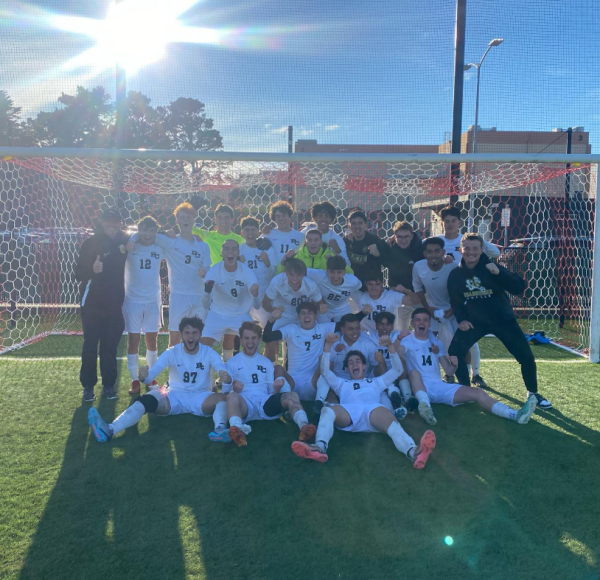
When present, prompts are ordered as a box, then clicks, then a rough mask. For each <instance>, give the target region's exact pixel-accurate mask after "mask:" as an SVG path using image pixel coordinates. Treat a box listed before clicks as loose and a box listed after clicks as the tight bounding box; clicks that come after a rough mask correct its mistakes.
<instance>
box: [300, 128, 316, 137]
mask: <svg viewBox="0 0 600 580" xmlns="http://www.w3.org/2000/svg"><path fill="white" fill-rule="evenodd" d="M313 132H314V131H312V130H311V129H300V136H301V137H306V136H307V135H312V134H313Z"/></svg>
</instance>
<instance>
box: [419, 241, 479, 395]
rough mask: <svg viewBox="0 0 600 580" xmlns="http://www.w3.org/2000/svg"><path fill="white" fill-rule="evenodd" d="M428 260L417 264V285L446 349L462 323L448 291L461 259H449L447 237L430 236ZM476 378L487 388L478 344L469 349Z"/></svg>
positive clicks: (425, 247)
mask: <svg viewBox="0 0 600 580" xmlns="http://www.w3.org/2000/svg"><path fill="white" fill-rule="evenodd" d="M423 250H424V255H425V260H420V261H419V262H417V263H416V264H415V265H414V267H413V274H412V275H413V288H414V290H415V292H416V293H417V296H419V297H420V299H421V303H422V304H423V305H424V306H425V308H427V309H428V310H429V312H430V314H431V315H432V319H431V327H432V329H433V330H434V331H437V332H438V338H439V339H440V340H441V341H442V344H443V345H444V347H445V349H446V351H448V348H450V343H451V342H452V338H453V337H454V334H455V333H456V331H457V330H458V322H457V321H456V317H455V316H454V311H453V310H452V307H451V306H450V293H449V292H448V278H449V276H450V272H452V270H454V268H456V267H458V262H455V261H452V262H445V260H444V258H445V256H446V251H445V250H444V240H442V239H441V238H429V239H427V240H425V241H424V242H423ZM469 354H470V361H471V364H470V366H471V371H472V378H471V384H472V385H473V386H474V387H480V388H482V389H485V388H486V387H487V384H486V382H485V381H484V380H483V378H482V377H481V375H480V374H479V365H480V361H481V354H480V352H479V346H478V345H477V343H475V344H474V345H473V346H472V347H471V350H470V351H469ZM446 381H448V382H450V383H451V382H454V377H449V376H446Z"/></svg>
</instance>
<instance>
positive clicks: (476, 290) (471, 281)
mask: <svg viewBox="0 0 600 580" xmlns="http://www.w3.org/2000/svg"><path fill="white" fill-rule="evenodd" d="M465 286H466V287H467V290H469V292H465V297H467V298H471V297H483V296H490V295H491V294H493V293H494V291H493V290H491V289H490V290H488V289H487V288H486V287H485V286H483V284H482V283H481V280H480V279H479V278H478V277H477V276H473V277H472V278H468V279H467V280H466V281H465Z"/></svg>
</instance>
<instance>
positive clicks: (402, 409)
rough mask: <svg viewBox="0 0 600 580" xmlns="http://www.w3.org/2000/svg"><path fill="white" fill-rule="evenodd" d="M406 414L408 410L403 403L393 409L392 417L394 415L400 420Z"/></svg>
mask: <svg viewBox="0 0 600 580" xmlns="http://www.w3.org/2000/svg"><path fill="white" fill-rule="evenodd" d="M406 415H408V411H407V410H406V407H405V406H404V405H400V407H398V408H397V409H394V417H396V419H398V421H402V419H404V417H406Z"/></svg>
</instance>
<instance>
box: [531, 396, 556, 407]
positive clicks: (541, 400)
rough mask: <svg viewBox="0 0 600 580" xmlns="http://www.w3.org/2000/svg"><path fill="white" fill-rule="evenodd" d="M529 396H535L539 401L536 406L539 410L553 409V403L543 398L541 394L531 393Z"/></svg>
mask: <svg viewBox="0 0 600 580" xmlns="http://www.w3.org/2000/svg"><path fill="white" fill-rule="evenodd" d="M529 395H533V396H534V397H535V398H536V400H537V405H536V406H537V408H538V409H542V410H546V409H552V403H551V402H550V401H549V400H548V399H546V398H545V397H542V395H540V394H539V393H529Z"/></svg>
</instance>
